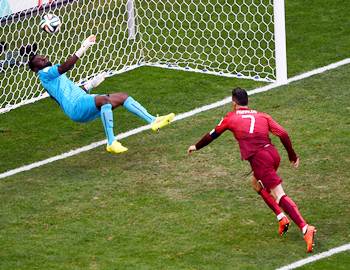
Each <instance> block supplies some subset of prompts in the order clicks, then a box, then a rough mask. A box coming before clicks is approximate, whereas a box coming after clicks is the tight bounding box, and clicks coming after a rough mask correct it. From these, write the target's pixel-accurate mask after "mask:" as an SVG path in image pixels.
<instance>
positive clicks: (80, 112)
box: [28, 35, 175, 153]
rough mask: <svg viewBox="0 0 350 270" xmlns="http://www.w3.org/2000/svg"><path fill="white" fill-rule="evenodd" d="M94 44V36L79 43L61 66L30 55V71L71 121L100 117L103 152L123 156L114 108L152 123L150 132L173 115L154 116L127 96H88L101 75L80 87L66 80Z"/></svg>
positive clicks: (98, 82)
mask: <svg viewBox="0 0 350 270" xmlns="http://www.w3.org/2000/svg"><path fill="white" fill-rule="evenodd" d="M95 43H96V36H95V35H91V36H89V37H88V38H87V39H86V40H85V41H84V42H83V43H82V46H81V48H80V49H79V50H78V51H77V52H76V53H75V54H73V55H72V56H70V57H69V58H68V59H67V61H65V62H64V63H63V64H61V65H59V64H57V65H53V64H52V63H51V62H50V61H49V60H48V58H47V57H45V56H42V55H33V56H31V57H30V59H29V62H28V65H29V68H30V69H31V70H32V71H34V72H35V73H37V74H38V77H39V79H40V82H41V84H42V86H43V87H44V88H45V90H46V91H47V92H48V94H49V95H50V97H51V98H53V99H54V100H55V101H56V102H57V103H58V105H59V106H60V107H61V109H62V110H63V112H64V113H65V114H66V115H67V116H68V117H69V118H70V119H72V120H73V121H75V122H81V123H85V122H89V121H92V120H94V119H96V118H98V117H100V118H101V121H102V124H103V127H104V130H105V133H106V137H107V147H106V150H107V151H108V152H110V153H122V152H125V151H127V150H128V149H127V148H126V147H124V146H123V145H122V144H121V143H120V142H118V141H117V140H116V138H115V136H114V131H113V126H114V123H113V113H112V110H113V109H115V108H116V107H118V106H121V105H122V106H123V107H124V108H125V109H127V110H128V111H129V112H131V113H133V114H135V115H137V116H138V117H140V118H141V119H143V120H144V121H146V122H147V123H149V124H151V128H152V130H153V131H157V130H159V129H160V128H162V127H164V126H166V125H168V124H169V123H170V122H171V121H172V120H173V118H174V117H175V114H174V113H170V114H168V115H165V116H160V117H155V116H153V115H151V114H150V113H149V112H148V111H147V110H146V109H145V108H144V107H143V106H142V105H141V104H140V103H138V102H137V101H136V100H135V99H133V98H132V97H130V96H129V95H128V94H127V93H114V94H107V95H92V94H89V92H90V90H91V89H93V88H95V87H96V86H98V85H99V84H100V83H101V82H102V81H103V80H104V78H105V75H104V74H100V75H98V76H96V77H95V78H93V79H91V80H89V81H87V82H86V83H85V84H84V85H83V88H80V87H79V86H77V85H76V84H75V83H74V82H73V81H71V80H70V79H68V77H67V76H66V75H65V73H66V72H67V71H69V70H71V69H72V68H73V67H74V65H75V63H76V62H77V61H78V60H79V58H81V57H82V56H83V55H84V54H85V52H86V51H87V50H88V49H89V48H90V47H91V46H93V45H94V44H95Z"/></svg>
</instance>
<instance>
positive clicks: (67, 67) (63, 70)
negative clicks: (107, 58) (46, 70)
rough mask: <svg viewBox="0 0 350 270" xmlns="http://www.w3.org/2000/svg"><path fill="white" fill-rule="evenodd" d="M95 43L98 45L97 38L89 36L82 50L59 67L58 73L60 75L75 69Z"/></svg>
mask: <svg viewBox="0 0 350 270" xmlns="http://www.w3.org/2000/svg"><path fill="white" fill-rule="evenodd" d="M95 43H96V36H95V35H91V36H89V37H88V38H87V39H86V40H84V42H83V43H82V45H81V47H80V49H79V50H77V51H76V53H75V54H73V55H72V56H70V57H69V58H68V59H67V60H66V61H65V62H64V63H62V64H61V65H60V66H59V67H58V72H59V73H60V74H63V73H66V72H67V71H69V70H71V69H72V68H73V67H74V65H75V63H76V62H77V61H78V59H79V58H81V57H82V56H83V55H84V54H85V52H86V51H87V50H88V49H89V48H90V47H91V46H92V45H94V44H95Z"/></svg>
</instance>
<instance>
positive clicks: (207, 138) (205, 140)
mask: <svg viewBox="0 0 350 270" xmlns="http://www.w3.org/2000/svg"><path fill="white" fill-rule="evenodd" d="M228 123H229V117H228V115H226V117H225V118H223V119H222V120H221V121H220V123H219V124H218V125H217V126H216V127H215V128H214V129H213V130H212V131H210V132H209V133H206V134H205V135H204V136H203V137H202V138H201V139H200V140H199V141H198V142H197V143H196V144H193V145H191V146H190V147H189V148H188V150H187V153H188V154H191V153H192V152H194V151H197V150H199V149H201V148H203V147H205V146H207V145H208V144H210V143H211V142H212V141H213V140H215V139H216V138H218V137H219V136H220V135H221V134H222V133H224V132H225V131H226V130H227V129H228Z"/></svg>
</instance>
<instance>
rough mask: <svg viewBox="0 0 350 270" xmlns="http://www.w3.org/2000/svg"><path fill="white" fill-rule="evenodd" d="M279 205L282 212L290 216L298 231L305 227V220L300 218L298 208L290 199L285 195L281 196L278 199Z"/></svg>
mask: <svg viewBox="0 0 350 270" xmlns="http://www.w3.org/2000/svg"><path fill="white" fill-rule="evenodd" d="M279 205H280V206H281V207H282V209H283V210H284V212H286V213H287V214H288V216H290V218H291V219H292V220H293V221H294V222H295V224H297V225H298V227H299V228H300V230H302V229H303V227H304V226H305V225H306V222H305V220H304V219H303V217H302V216H301V214H300V212H299V210H298V206H297V205H296V204H295V202H293V200H292V199H291V198H289V197H288V196H287V195H284V196H282V198H281V199H280V202H279Z"/></svg>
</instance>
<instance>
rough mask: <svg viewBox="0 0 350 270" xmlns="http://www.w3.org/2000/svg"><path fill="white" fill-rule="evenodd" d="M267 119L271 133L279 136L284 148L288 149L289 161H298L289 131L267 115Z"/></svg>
mask: <svg viewBox="0 0 350 270" xmlns="http://www.w3.org/2000/svg"><path fill="white" fill-rule="evenodd" d="M266 118H267V120H268V124H269V131H270V132H271V133H272V134H273V135H275V136H278V137H279V138H280V140H281V143H282V144H283V146H284V148H285V149H286V151H287V153H288V157H289V160H290V161H296V160H297V158H298V157H297V155H296V153H295V151H294V149H293V146H292V142H291V140H290V138H289V135H288V133H287V131H286V130H285V129H284V128H283V127H282V126H281V125H280V124H278V123H277V122H276V121H275V120H273V119H272V117H271V116H270V115H267V114H266Z"/></svg>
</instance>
